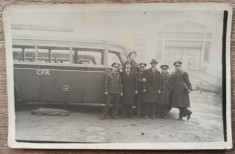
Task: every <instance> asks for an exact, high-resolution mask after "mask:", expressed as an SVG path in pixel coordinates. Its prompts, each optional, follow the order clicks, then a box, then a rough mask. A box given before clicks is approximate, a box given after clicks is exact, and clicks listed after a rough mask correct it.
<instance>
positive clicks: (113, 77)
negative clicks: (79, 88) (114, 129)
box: [100, 62, 123, 120]
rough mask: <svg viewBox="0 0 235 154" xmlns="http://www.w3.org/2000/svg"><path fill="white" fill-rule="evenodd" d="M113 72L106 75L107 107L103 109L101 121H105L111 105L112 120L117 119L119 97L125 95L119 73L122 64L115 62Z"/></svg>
mask: <svg viewBox="0 0 235 154" xmlns="http://www.w3.org/2000/svg"><path fill="white" fill-rule="evenodd" d="M111 66H112V72H107V73H106V75H105V82H104V83H105V84H104V89H105V95H106V96H107V100H106V105H105V106H104V108H103V111H102V115H101V117H100V119H101V120H104V119H105V116H106V115H107V113H108V111H109V109H110V106H111V104H112V103H113V108H112V118H113V119H117V114H118V107H119V97H120V95H121V96H122V95H123V92H122V83H121V76H120V74H119V73H118V70H119V67H120V64H119V63H117V62H115V63H113V64H112V65H111Z"/></svg>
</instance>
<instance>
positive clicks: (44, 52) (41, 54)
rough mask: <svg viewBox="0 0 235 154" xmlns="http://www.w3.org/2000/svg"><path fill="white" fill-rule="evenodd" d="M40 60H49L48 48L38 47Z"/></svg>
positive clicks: (42, 61)
mask: <svg viewBox="0 0 235 154" xmlns="http://www.w3.org/2000/svg"><path fill="white" fill-rule="evenodd" d="M38 62H41V63H48V62H49V51H48V50H47V49H38Z"/></svg>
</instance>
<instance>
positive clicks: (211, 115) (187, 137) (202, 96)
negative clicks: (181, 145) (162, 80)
mask: <svg viewBox="0 0 235 154" xmlns="http://www.w3.org/2000/svg"><path fill="white" fill-rule="evenodd" d="M190 95H191V96H190V97H191V106H192V107H191V109H192V111H193V114H192V118H191V119H190V121H188V122H187V121H178V120H176V119H177V116H178V110H177V109H172V110H171V111H170V113H169V114H168V117H169V118H168V119H155V120H153V119H143V118H139V119H130V118H127V119H118V120H113V119H110V118H107V119H106V120H104V121H102V120H99V115H100V111H101V108H94V107H80V106H73V107H65V106H55V108H65V109H67V110H69V111H70V112H71V115H70V116H66V117H61V116H36V115H31V113H30V112H31V110H32V109H37V108H38V107H39V106H35V105H30V106H24V107H22V108H20V109H18V110H17V112H16V138H17V139H18V140H33V141H35V140H36V141H68V142H121V143H123V142H148V143H149V142H212V141H214V142H215V141H223V126H222V105H221V104H222V100H221V96H220V95H219V94H215V93H207V92H203V93H199V92H198V91H194V92H192V93H191V94H190Z"/></svg>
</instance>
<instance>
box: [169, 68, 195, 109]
mask: <svg viewBox="0 0 235 154" xmlns="http://www.w3.org/2000/svg"><path fill="white" fill-rule="evenodd" d="M171 83H172V95H171V103H172V107H175V108H182V107H186V108H188V107H190V99H189V93H188V90H192V85H191V83H190V81H189V77H188V73H187V72H184V71H177V72H174V73H172V75H171Z"/></svg>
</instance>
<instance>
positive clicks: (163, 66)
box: [160, 65, 169, 69]
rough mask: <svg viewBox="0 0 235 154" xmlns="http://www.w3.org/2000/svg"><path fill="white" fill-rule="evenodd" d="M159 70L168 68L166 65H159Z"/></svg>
mask: <svg viewBox="0 0 235 154" xmlns="http://www.w3.org/2000/svg"><path fill="white" fill-rule="evenodd" d="M160 68H161V69H163V68H166V69H168V68H169V66H168V65H161V66H160Z"/></svg>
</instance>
